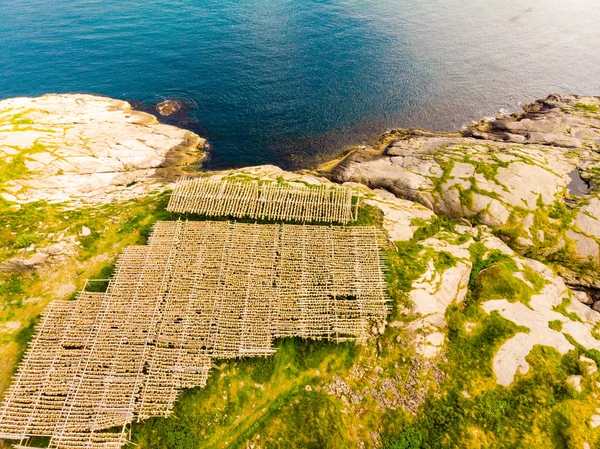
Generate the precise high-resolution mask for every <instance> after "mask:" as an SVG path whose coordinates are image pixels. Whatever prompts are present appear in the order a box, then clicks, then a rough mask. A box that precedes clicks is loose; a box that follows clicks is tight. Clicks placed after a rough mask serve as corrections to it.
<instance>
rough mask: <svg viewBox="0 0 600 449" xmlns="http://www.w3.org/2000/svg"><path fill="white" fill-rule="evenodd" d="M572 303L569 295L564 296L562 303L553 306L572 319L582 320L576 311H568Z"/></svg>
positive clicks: (555, 309) (553, 308)
mask: <svg viewBox="0 0 600 449" xmlns="http://www.w3.org/2000/svg"><path fill="white" fill-rule="evenodd" d="M570 304H571V299H570V298H568V297H564V298H563V300H562V303H560V304H559V305H557V306H554V307H552V310H554V311H555V312H558V313H560V314H561V315H564V316H565V317H567V318H568V319H569V320H571V321H581V318H579V317H578V316H577V314H576V313H573V312H568V311H567V307H568V306H569V305H570Z"/></svg>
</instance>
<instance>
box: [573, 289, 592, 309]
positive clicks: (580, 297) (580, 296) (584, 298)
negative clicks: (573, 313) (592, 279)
mask: <svg viewBox="0 0 600 449" xmlns="http://www.w3.org/2000/svg"><path fill="white" fill-rule="evenodd" d="M573 297H574V298H575V299H577V301H579V302H580V303H582V304H586V305H588V306H591V305H592V304H593V303H594V300H593V299H592V298H590V295H588V294H587V293H586V292H582V291H577V290H573Z"/></svg>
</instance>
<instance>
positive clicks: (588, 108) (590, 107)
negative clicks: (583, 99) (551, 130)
mask: <svg viewBox="0 0 600 449" xmlns="http://www.w3.org/2000/svg"><path fill="white" fill-rule="evenodd" d="M575 107H576V108H577V109H579V110H580V111H585V112H594V113H598V111H599V110H600V109H598V106H596V105H595V104H587V103H575Z"/></svg>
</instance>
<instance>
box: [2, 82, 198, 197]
mask: <svg viewBox="0 0 600 449" xmlns="http://www.w3.org/2000/svg"><path fill="white" fill-rule="evenodd" d="M203 145H204V139H202V138H200V137H199V136H197V135H196V134H194V133H192V132H190V131H186V130H183V129H180V128H176V127H174V126H169V125H163V124H160V123H158V120H157V119H156V117H154V116H153V115H150V114H146V113H144V112H139V111H134V110H132V108H131V105H129V103H127V102H125V101H121V100H113V99H110V98H106V97H98V96H92V95H82V94H65V95H44V96H42V97H37V98H12V99H8V100H3V101H0V160H4V161H8V160H9V159H10V158H12V157H16V155H22V157H23V160H24V164H25V166H26V168H27V170H28V172H27V173H25V174H24V175H22V176H20V177H18V178H17V179H12V180H10V181H8V182H6V183H4V185H2V186H0V195H2V196H3V197H4V199H7V200H9V201H20V202H28V201H35V200H47V201H67V200H73V199H76V200H78V201H90V202H107V201H111V200H112V199H114V198H118V199H125V198H132V197H137V196H140V195H143V194H144V193H147V192H149V191H151V190H156V189H164V188H165V186H167V185H168V184H167V182H168V181H169V180H172V179H173V177H174V176H176V175H177V174H178V173H180V171H178V170H176V169H175V168H176V167H177V166H180V165H184V164H186V163H190V162H193V161H198V160H199V159H201V157H202V156H203V154H204V153H203V152H202V151H201V149H202V147H203Z"/></svg>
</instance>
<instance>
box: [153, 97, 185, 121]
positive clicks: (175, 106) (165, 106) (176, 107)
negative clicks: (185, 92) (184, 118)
mask: <svg viewBox="0 0 600 449" xmlns="http://www.w3.org/2000/svg"><path fill="white" fill-rule="evenodd" d="M181 107H182V103H181V101H179V100H163V101H161V102H160V103H157V104H156V110H157V111H158V113H159V114H160V115H162V116H164V117H168V116H169V115H172V114H175V113H176V112H178V111H180V110H181Z"/></svg>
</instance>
